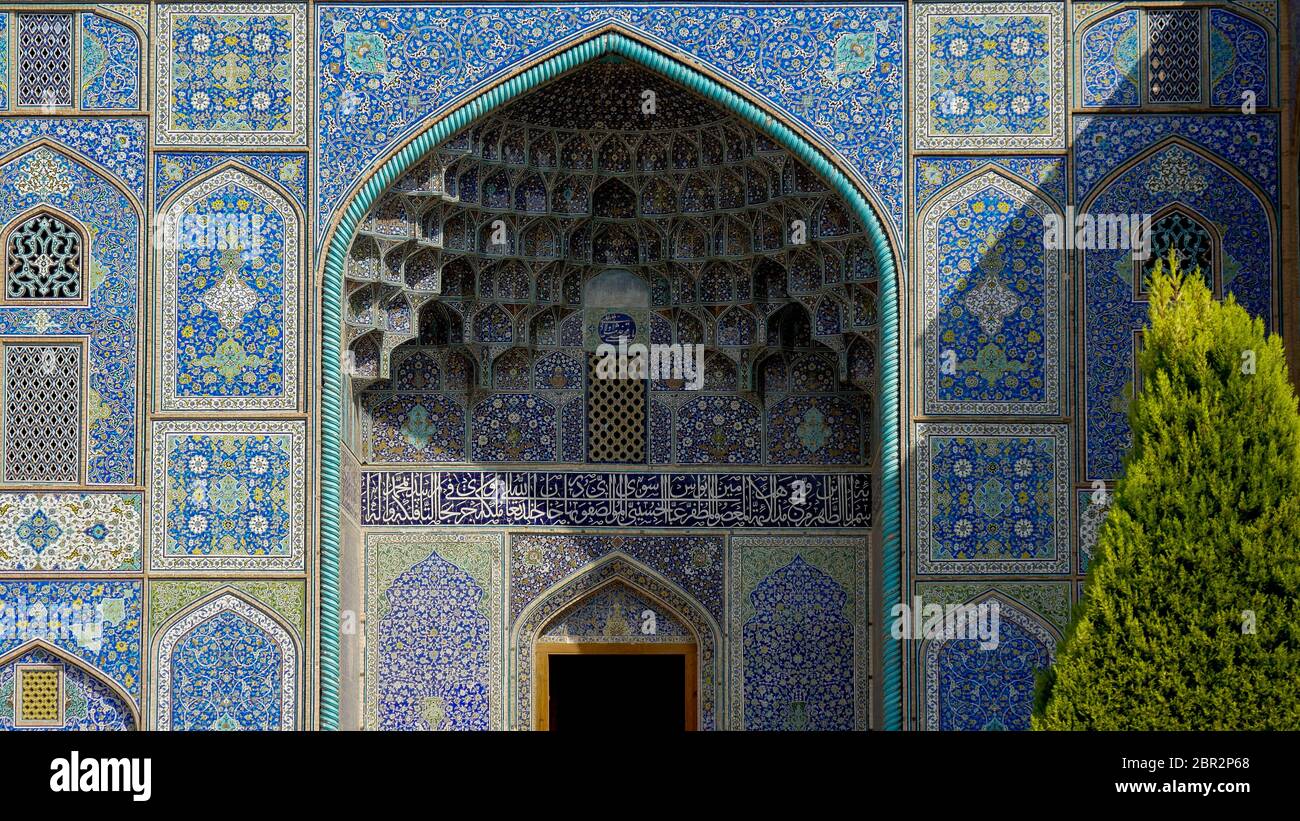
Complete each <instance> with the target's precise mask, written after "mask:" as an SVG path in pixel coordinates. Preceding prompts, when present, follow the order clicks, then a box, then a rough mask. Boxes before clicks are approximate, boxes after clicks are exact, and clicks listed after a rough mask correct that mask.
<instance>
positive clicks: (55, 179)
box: [14, 148, 72, 197]
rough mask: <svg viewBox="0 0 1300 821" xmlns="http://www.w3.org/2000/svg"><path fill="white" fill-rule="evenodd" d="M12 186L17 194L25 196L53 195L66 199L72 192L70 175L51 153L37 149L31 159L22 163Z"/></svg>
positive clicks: (46, 149)
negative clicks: (16, 190)
mask: <svg viewBox="0 0 1300 821" xmlns="http://www.w3.org/2000/svg"><path fill="white" fill-rule="evenodd" d="M14 185H15V186H16V187H17V188H18V193H20V194H23V195H26V196H30V195H33V194H35V195H37V196H49V195H51V194H55V195H58V196H60V197H66V196H67V195H68V192H69V191H71V190H72V175H71V174H69V173H68V169H67V167H66V166H65V165H64V164H63V163H62V162H60V161H59V159H58V157H56V156H55V155H54V152H53V151H51V150H49V149H48V148H38V149H36V150H35V151H33V152H32V156H31V159H29V160H27V162H25V163H23V166H22V169H21V171H20V172H19V175H18V180H17V182H15V183H14Z"/></svg>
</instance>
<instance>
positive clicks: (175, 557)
mask: <svg viewBox="0 0 1300 821" xmlns="http://www.w3.org/2000/svg"><path fill="white" fill-rule="evenodd" d="M305 438H306V427H305V425H304V423H302V422H180V421H176V422H155V423H154V425H153V448H154V453H153V476H152V499H151V503H150V504H151V510H150V534H151V536H150V567H151V568H154V569H168V570H180V569H188V570H263V571H273V570H302V569H303V567H304V564H303V562H304V542H305V534H304V529H305V526H306V519H305V515H306V514H305V508H306V499H305V497H304V491H303V483H304V478H305V477H304V465H305V461H304V459H305V452H304V447H305Z"/></svg>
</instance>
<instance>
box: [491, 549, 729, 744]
mask: <svg viewBox="0 0 1300 821" xmlns="http://www.w3.org/2000/svg"><path fill="white" fill-rule="evenodd" d="M611 584H622V585H624V586H626V587H628V588H630V589H632V590H633V591H635V592H636V593H638V594H639V595H641V596H644V597H645V598H646V600H647V601H651V602H654V603H655V604H657V605H659V606H660V607H663V608H664V610H666V611H668V613H670V614H671V615H672V616H673V618H675V619H677V621H678V623H679V624H681V625H683V626H684V627H686V628H687V629H688V630H690V631H691V634H692V640H693V642H694V644H695V652H696V665H697V666H696V669H697V670H698V675H699V681H698V682H697V685H698V687H699V698H698V699H697V701H696V721H697V726H698V727H699V728H700V729H721V727H720V725H721V723H722V722H721V720H722V716H723V715H724V714H725V713H724V711H723V694H724V689H723V686H722V662H723V659H722V631H721V630H720V629H719V628H718V624H717V622H716V621H715V620H714V619H713V617H712V616H710V615H709V612H708V611H707V610H705V609H704V607H703V606H702V605H701V604H699V603H698V602H697V601H695V599H694V598H693V597H692V596H691V595H690V594H689V593H687V592H686V591H684V590H682V589H681V588H680V587H678V586H677V585H675V584H673V583H672V582H671V581H669V580H668V579H667V578H665V577H664V576H663V575H661V574H659V573H657V572H656V571H654V570H652V569H651V568H649V567H647V566H646V565H644V564H642V563H641V562H639V561H637V560H636V559H634V558H632V557H631V556H629V555H628V554H626V553H624V552H622V551H620V550H616V551H614V552H612V553H609V554H608V555H605V556H602V557H601V558H599V559H597V560H596V561H594V562H591V563H590V564H587V565H584V566H583V567H581V568H579V569H578V570H577V572H575V573H572V574H570V575H569V576H567V577H565V578H564V579H562V580H561V581H559V582H556V583H555V584H553V585H551V586H550V587H548V588H547V589H546V590H544V591H543V592H542V593H541V594H539V595H538V596H537V598H535V599H534V600H533V601H532V602H530V603H529V604H528V606H527V607H525V608H524V609H523V611H522V612H520V614H519V618H518V619H516V621H515V623H514V626H513V627H512V628H511V631H510V655H509V658H510V673H509V674H508V677H509V679H510V681H511V682H512V683H513V687H512V688H511V689H512V690H513V693H512V697H511V698H510V699H509V701H508V704H509V705H510V710H511V715H510V723H511V724H512V725H513V726H514V727H515V728H516V729H522V730H531V729H533V728H534V727H536V726H537V716H536V715H535V714H534V713H533V698H534V689H533V688H534V679H535V676H536V672H537V671H536V670H534V669H533V662H534V659H535V657H536V646H537V644H538V643H539V641H540V638H541V634H542V632H543V631H544V630H545V629H546V628H547V626H549V625H550V624H551V623H552V622H553V621H554V619H555V617H556V616H558V615H560V614H562V613H563V612H564V611H566V610H568V609H569V608H570V607H572V606H573V605H575V604H577V603H579V602H581V601H583V600H584V599H586V598H588V597H590V596H593V595H595V594H596V593H598V592H600V591H601V590H603V589H604V588H606V587H608V586H609V585H611Z"/></svg>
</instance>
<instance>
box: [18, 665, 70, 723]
mask: <svg viewBox="0 0 1300 821" xmlns="http://www.w3.org/2000/svg"><path fill="white" fill-rule="evenodd" d="M15 672H16V673H17V676H16V677H17V679H18V680H17V682H16V683H15V688H14V690H15V692H14V702H15V707H16V709H15V710H14V725H15V726H18V727H62V726H63V668H62V667H61V666H58V665H50V664H20V665H18V666H17V668H16V670H15Z"/></svg>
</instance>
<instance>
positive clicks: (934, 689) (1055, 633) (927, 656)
mask: <svg viewBox="0 0 1300 821" xmlns="http://www.w3.org/2000/svg"><path fill="white" fill-rule="evenodd" d="M993 600H996V601H997V602H998V619H999V621H1000V620H1002V619H1004V618H1008V617H1009V621H1011V622H1012V623H1013V624H1015V625H1016V626H1017V627H1020V628H1021V629H1023V630H1025V631H1026V632H1028V633H1029V634H1030V635H1031V636H1033V637H1034V638H1035V639H1037V640H1038V641H1040V642H1042V643H1043V646H1044V647H1046V648H1047V657H1048V663H1049V664H1050V663H1051V662H1052V661H1054V660H1055V659H1056V645H1057V644H1058V643H1059V642H1060V641H1061V632H1060V631H1059V630H1057V629H1056V628H1055V627H1053V626H1051V625H1050V624H1048V623H1047V622H1046V621H1045V620H1044V619H1043V618H1042V617H1041V616H1039V615H1038V614H1037V613H1035V612H1034V611H1033V610H1032V609H1030V608H1029V607H1027V606H1026V605H1024V604H1021V603H1020V602H1018V601H1016V600H1015V599H1013V598H1012V597H1010V596H1008V595H1007V594H1006V593H1003V592H1002V591H1000V590H998V589H996V588H993V589H989V590H986V591H984V592H983V593H981V594H979V595H978V596H975V597H974V598H971V599H967V600H966V601H965V602H962V604H963V605H965V606H968V607H970V606H979V605H981V604H983V603H985V602H988V601H993ZM957 640H958V641H969V639H957ZM950 641H954V639H925V640H923V641H922V642H921V647H920V651H919V653H918V654H917V657H918V658H919V659H920V660H921V680H922V682H923V683H924V685H925V688H924V690H923V691H922V692H921V698H922V699H923V701H922V705H921V722H920V724H921V729H923V730H937V729H939V728H938V727H931V726H930V721H931V719H932V717H934V716H937V715H938V714H939V677H938V675H937V673H938V665H939V653H940V652H942V651H943V648H944V647H946V646H947V645H948V643H949V642H950Z"/></svg>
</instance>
